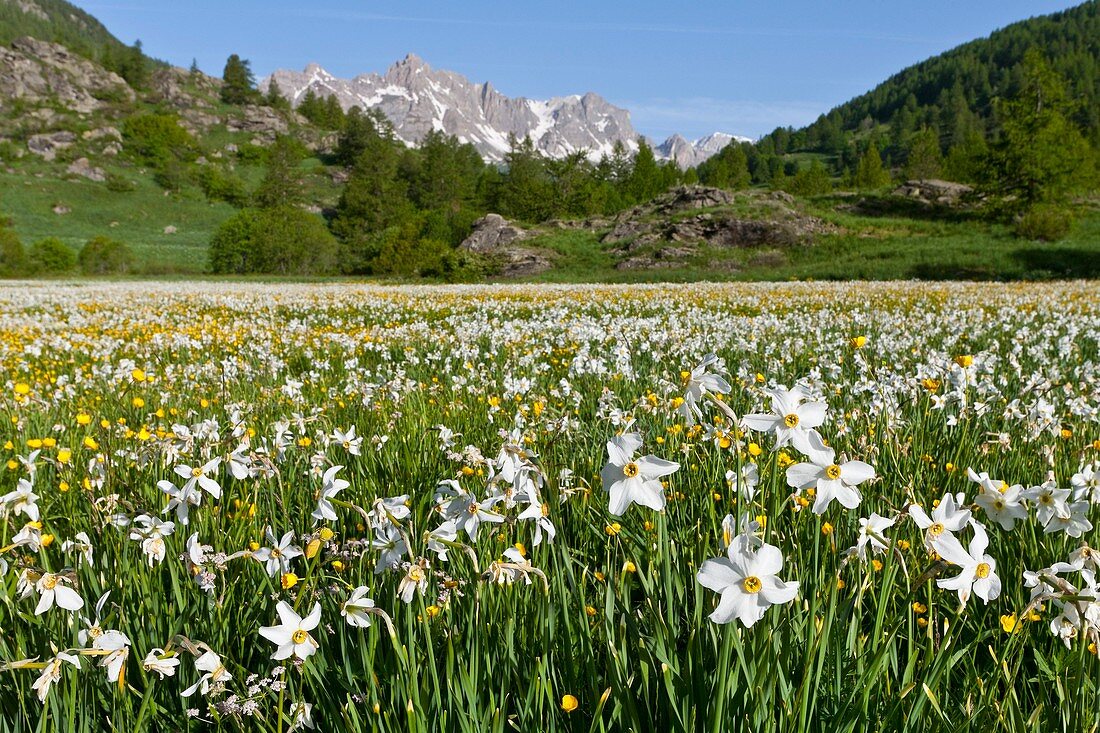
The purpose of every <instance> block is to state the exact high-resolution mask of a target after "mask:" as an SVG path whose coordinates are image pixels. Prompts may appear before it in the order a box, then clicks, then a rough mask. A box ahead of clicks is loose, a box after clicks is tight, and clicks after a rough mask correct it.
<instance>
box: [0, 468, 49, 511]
mask: <svg viewBox="0 0 1100 733" xmlns="http://www.w3.org/2000/svg"><path fill="white" fill-rule="evenodd" d="M32 489H33V486H32V484H31V482H30V481H28V480H27V479H25V478H21V479H19V483H18V484H17V485H16V487H15V490H14V491H11V492H9V493H7V494H4V496H0V517H7V516H8V515H9V514H25V515H26V516H27V519H29V520H30V521H32V522H37V521H38V518H39V516H40V515H39V511H38V504H36V503H35V502H37V501H38V494H36V493H34V491H33V490H32Z"/></svg>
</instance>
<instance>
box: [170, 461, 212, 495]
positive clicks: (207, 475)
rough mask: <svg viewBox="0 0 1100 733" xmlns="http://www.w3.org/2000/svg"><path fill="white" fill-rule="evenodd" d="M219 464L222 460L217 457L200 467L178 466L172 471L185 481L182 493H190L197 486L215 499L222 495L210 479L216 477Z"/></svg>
mask: <svg viewBox="0 0 1100 733" xmlns="http://www.w3.org/2000/svg"><path fill="white" fill-rule="evenodd" d="M221 462H222V459H221V457H220V456H219V457H217V458H214V459H212V460H210V461H208V462H207V463H206V464H204V465H202V466H196V467H195V468H192V467H191V466H184V465H180V466H176V467H175V469H173V470H174V471H175V472H176V475H177V476H179V477H181V478H185V479H187V481H186V482H185V483H184V484H183V489H182V490H183V491H192V490H194V488H195V486H196V485H197V486H198V487H199V488H201V489H202V490H203V491H205V492H206V493H208V494H210V495H211V496H212V497H214V498H215V499H217V498H219V497H221V495H222V487H221V485H220V484H219V483H218V482H217V481H216V480H214V479H213V478H211V477H212V476H217V474H218V466H220V465H221Z"/></svg>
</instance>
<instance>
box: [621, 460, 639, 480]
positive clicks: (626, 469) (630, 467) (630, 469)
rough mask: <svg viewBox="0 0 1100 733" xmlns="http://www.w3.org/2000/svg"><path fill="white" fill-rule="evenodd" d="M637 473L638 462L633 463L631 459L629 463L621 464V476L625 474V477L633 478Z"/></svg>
mask: <svg viewBox="0 0 1100 733" xmlns="http://www.w3.org/2000/svg"><path fill="white" fill-rule="evenodd" d="M637 475H638V464H637V463H634V462H633V461H631V462H630V463H628V464H626V465H625V466H623V476H626V477H627V478H634V477H635V476H637Z"/></svg>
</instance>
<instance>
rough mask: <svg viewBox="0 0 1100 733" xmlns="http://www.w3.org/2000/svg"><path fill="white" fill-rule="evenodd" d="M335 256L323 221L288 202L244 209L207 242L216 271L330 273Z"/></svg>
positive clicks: (332, 240) (331, 238)
mask: <svg viewBox="0 0 1100 733" xmlns="http://www.w3.org/2000/svg"><path fill="white" fill-rule="evenodd" d="M336 260H337V244H336V239H335V238H334V237H333V236H332V234H331V233H330V232H329V230H328V228H327V227H326V226H325V223H324V220H322V219H321V218H320V217H318V216H316V215H314V214H310V213H309V212H306V211H302V210H301V209H298V208H296V207H293V206H279V207H276V208H272V209H244V210H242V211H241V212H240V213H238V214H237V215H236V216H234V217H232V218H231V219H229V220H228V221H226V222H225V223H224V224H222V225H221V226H220V227H218V230H217V231H216V232H215V233H214V238H213V239H212V240H211V242H210V269H211V271H213V272H215V273H219V274H237V275H241V274H248V273H263V274H278V275H311V274H321V273H329V272H334V271H335V270H336Z"/></svg>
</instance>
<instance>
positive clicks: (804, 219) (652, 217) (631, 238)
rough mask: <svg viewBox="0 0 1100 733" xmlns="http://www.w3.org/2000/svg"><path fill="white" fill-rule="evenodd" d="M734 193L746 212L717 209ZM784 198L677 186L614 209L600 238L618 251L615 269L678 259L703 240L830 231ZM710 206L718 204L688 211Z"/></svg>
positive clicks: (771, 240)
mask: <svg viewBox="0 0 1100 733" xmlns="http://www.w3.org/2000/svg"><path fill="white" fill-rule="evenodd" d="M739 197H740V198H742V199H744V202H745V203H746V204H750V205H751V208H752V211H753V214H752V215H751V216H742V215H739V214H735V213H734V212H731V211H725V210H722V207H726V208H728V207H729V206H731V205H732V204H734V203H735V202H736V201H737V200H738V198H739ZM789 204H790V201H789V197H786V196H785V195H783V194H779V195H776V194H771V193H767V194H763V193H758V192H750V193H742V194H735V193H733V192H731V191H726V190H724V189H719V188H707V187H704V186H681V187H679V188H675V189H672V190H671V191H669V192H667V193H665V194H663V195H661V196H658V197H657V198H656V199H654V200H653V201H651V202H649V203H647V204H643V205H641V206H636V207H634V208H632V209H629V210H628V211H625V212H623V213H621V214H619V215H618V216H617V217H616V218H615V221H614V224H613V226H612V227H611V230H610V231H609V232H608V233H607V234H605V235H604V236H603V238H602V239H601V241H602V242H604V243H605V244H611V245H616V246H615V247H614V251H615V252H617V253H618V254H620V255H621V256H622V257H623V259H621V260H620V261H619V264H618V265H617V266H618V267H619V268H620V269H639V268H653V267H672V266H675V265H678V264H682V263H683V261H684V260H686V259H687V258H690V257H692V256H694V255H695V254H696V253H697V252H698V251H699V248H700V247H703V246H706V247H712V248H734V247H743V248H749V247H752V248H759V247H773V248H784V247H791V246H798V245H806V244H811V243H812V242H813V241H814V238H815V237H816V236H817V235H819V234H824V233H827V232H830V231H833V227H832V226H831V225H829V224H827V223H826V222H824V221H823V220H821V219H818V218H816V217H813V216H808V215H806V214H803V213H801V212H798V211H796V210H795V209H793V208H791V206H790V205H789ZM711 208H715V209H718V210H717V211H701V212H700V213H692V212H695V211H699V210H701V209H711Z"/></svg>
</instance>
